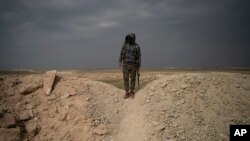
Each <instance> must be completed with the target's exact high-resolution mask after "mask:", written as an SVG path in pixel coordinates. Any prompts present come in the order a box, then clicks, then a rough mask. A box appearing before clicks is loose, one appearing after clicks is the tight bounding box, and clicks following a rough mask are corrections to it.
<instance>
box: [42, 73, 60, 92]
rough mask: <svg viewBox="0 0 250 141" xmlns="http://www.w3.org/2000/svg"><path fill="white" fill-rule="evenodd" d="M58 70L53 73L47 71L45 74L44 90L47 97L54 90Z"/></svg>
mask: <svg viewBox="0 0 250 141" xmlns="http://www.w3.org/2000/svg"><path fill="white" fill-rule="evenodd" d="M56 72H57V71H56V70H52V71H47V72H46V73H45V74H44V77H43V85H44V86H43V88H44V92H45V94H46V95H50V93H51V91H52V88H53V84H54V80H55V77H56Z"/></svg>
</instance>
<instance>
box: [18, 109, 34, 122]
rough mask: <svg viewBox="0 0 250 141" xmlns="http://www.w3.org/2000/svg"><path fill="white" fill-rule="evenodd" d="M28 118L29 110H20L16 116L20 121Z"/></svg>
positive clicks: (29, 116) (29, 117)
mask: <svg viewBox="0 0 250 141" xmlns="http://www.w3.org/2000/svg"><path fill="white" fill-rule="evenodd" d="M29 119H31V115H30V112H29V111H22V112H21V113H20V115H19V118H18V120H20V121H26V120H29Z"/></svg>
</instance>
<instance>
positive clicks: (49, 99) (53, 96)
mask: <svg viewBox="0 0 250 141" xmlns="http://www.w3.org/2000/svg"><path fill="white" fill-rule="evenodd" d="M56 98H57V97H56V95H51V96H49V97H48V98H47V100H48V101H51V100H55V99H56Z"/></svg>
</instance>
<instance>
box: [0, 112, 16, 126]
mask: <svg viewBox="0 0 250 141" xmlns="http://www.w3.org/2000/svg"><path fill="white" fill-rule="evenodd" d="M15 126H16V118H15V116H14V115H11V114H9V113H6V114H4V115H3V118H0V127H4V128H11V127H15Z"/></svg>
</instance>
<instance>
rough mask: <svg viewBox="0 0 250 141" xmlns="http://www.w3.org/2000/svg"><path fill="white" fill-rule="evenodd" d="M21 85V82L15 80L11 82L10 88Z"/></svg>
mask: <svg viewBox="0 0 250 141" xmlns="http://www.w3.org/2000/svg"><path fill="white" fill-rule="evenodd" d="M21 83H22V81H21V80H19V79H15V80H14V81H13V82H12V87H15V86H17V85H19V84H21Z"/></svg>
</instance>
